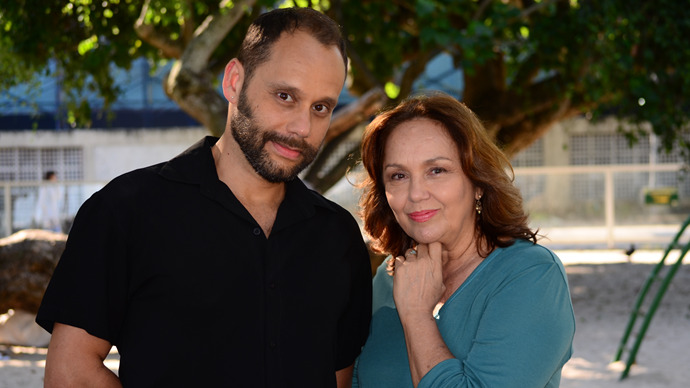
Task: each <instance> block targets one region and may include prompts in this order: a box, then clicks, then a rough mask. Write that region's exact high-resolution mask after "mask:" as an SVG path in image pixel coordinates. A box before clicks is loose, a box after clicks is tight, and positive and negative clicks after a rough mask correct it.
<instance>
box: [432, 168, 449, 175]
mask: <svg viewBox="0 0 690 388" xmlns="http://www.w3.org/2000/svg"><path fill="white" fill-rule="evenodd" d="M445 171H446V169H445V168H441V167H434V168H432V169H431V173H432V174H434V175H436V174H441V173H443V172H445Z"/></svg>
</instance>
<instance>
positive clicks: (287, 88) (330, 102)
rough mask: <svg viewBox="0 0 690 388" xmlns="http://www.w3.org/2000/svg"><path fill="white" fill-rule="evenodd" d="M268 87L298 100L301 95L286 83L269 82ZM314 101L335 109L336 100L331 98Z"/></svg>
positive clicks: (298, 90)
mask: <svg viewBox="0 0 690 388" xmlns="http://www.w3.org/2000/svg"><path fill="white" fill-rule="evenodd" d="M268 87H269V88H270V89H271V90H282V91H285V92H288V93H290V94H292V95H294V96H295V97H298V98H299V97H300V95H301V94H302V90H301V89H300V88H298V87H295V86H292V85H288V84H287V83H284V82H271V83H269V84H268ZM316 101H317V103H319V102H321V103H324V104H327V105H330V106H331V108H335V106H336V104H337V103H338V99H337V98H332V97H328V96H324V97H321V98H318V99H316Z"/></svg>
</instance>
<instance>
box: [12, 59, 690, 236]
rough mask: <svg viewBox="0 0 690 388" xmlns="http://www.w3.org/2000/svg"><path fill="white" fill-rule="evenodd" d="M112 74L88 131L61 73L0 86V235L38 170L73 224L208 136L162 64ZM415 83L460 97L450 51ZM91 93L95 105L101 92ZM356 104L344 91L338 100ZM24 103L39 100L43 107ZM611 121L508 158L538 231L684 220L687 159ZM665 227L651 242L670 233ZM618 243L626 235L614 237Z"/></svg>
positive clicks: (349, 200) (575, 123)
mask: <svg viewBox="0 0 690 388" xmlns="http://www.w3.org/2000/svg"><path fill="white" fill-rule="evenodd" d="M113 71H114V72H115V74H116V79H117V83H118V84H119V85H121V87H122V89H123V91H124V93H123V95H122V97H121V98H120V99H119V100H118V101H117V103H116V104H114V106H113V111H114V113H115V115H114V118H113V119H112V120H107V119H105V118H104V117H100V116H98V115H95V116H94V117H93V123H94V124H93V129H72V128H70V127H69V126H68V125H67V124H66V123H65V122H64V121H62V120H60V119H59V117H60V114H59V113H60V109H61V94H62V92H61V91H60V83H59V80H50V79H49V80H45V82H44V87H42V88H41V89H40V91H37V92H36V93H38V94H34V95H32V94H31V93H33V92H31V91H30V90H29V89H27V88H25V87H17V88H14V89H12V90H10V91H7V92H4V93H2V94H0V188H1V189H2V190H1V191H0V194H1V196H0V237H2V236H5V235H8V234H9V233H11V232H14V231H16V230H19V229H23V228H27V227H29V226H30V225H31V214H32V211H33V208H34V206H35V203H36V195H37V192H38V187H39V186H40V185H41V184H42V183H41V177H42V176H43V175H44V174H45V172H46V171H48V170H53V171H56V172H57V174H58V176H60V180H61V182H62V183H64V185H65V190H64V192H65V196H66V198H65V201H66V206H65V210H66V211H65V213H66V215H67V216H66V217H67V219H66V220H65V222H66V223H67V224H69V221H70V217H73V216H74V214H75V213H76V210H77V209H78V208H79V206H80V205H81V203H83V201H84V200H85V199H86V198H88V197H89V196H90V195H91V194H92V193H93V192H94V191H95V190H98V189H99V188H100V187H102V185H103V184H105V183H106V182H108V181H109V180H111V179H112V178H114V177H116V176H117V175H120V174H122V173H124V172H126V171H129V170H132V169H135V168H139V167H144V166H147V165H151V164H154V163H158V162H160V161H164V160H167V159H169V158H171V157H173V156H174V155H176V154H178V153H179V152H181V151H183V150H184V149H186V148H187V147H188V146H189V145H191V144H192V143H194V142H195V141H197V140H198V139H200V138H201V137H202V136H204V135H206V134H207V131H206V130H205V129H204V128H203V127H200V126H199V125H198V124H197V123H196V122H195V121H194V120H193V119H191V118H190V117H189V116H187V115H186V114H185V113H184V112H182V111H181V110H180V109H179V108H178V107H177V105H176V104H175V103H173V102H172V101H170V100H169V99H168V98H167V96H165V95H164V93H163V91H162V87H161V82H162V74H163V73H164V71H166V69H160V70H159V71H158V73H156V74H150V67H149V66H148V64H147V63H146V61H144V60H139V61H137V62H136V63H135V65H134V66H133V67H132V69H131V71H129V72H124V71H118V70H113ZM415 89H416V90H424V89H436V90H443V91H445V92H447V93H449V94H451V95H453V96H455V97H460V96H461V94H462V90H463V77H462V73H461V72H460V71H458V70H456V69H454V68H453V66H452V60H451V58H450V57H449V56H447V55H443V54H442V55H439V56H438V57H437V58H435V59H434V60H433V61H432V62H430V63H429V65H428V66H427V69H426V71H425V73H423V74H422V75H421V76H420V77H419V79H418V80H417V81H416V82H415ZM93 100H94V107H95V108H96V110H97V108H99V104H98V99H97V98H95V97H94V99H93ZM351 100H352V97H351V96H349V95H347V93H346V92H344V93H343V95H342V96H341V101H340V104H341V105H344V104H346V103H347V102H349V101H351ZM29 101H36V102H37V105H36V106H37V107H38V111H36V108H33V107H31V105H30V104H29ZM617 127H618V123H617V122H615V121H613V120H608V121H604V122H601V123H597V124H592V123H590V122H589V121H588V120H587V119H586V118H584V117H578V118H575V119H572V120H568V121H566V122H562V123H559V124H557V125H556V126H555V127H554V128H553V129H552V130H551V131H549V132H548V133H547V134H546V135H545V136H544V137H542V138H541V139H539V140H538V141H537V142H535V143H534V144H533V145H532V146H531V147H529V148H528V149H526V150H524V151H523V152H521V153H520V154H519V155H517V156H516V157H515V158H514V159H513V161H512V162H513V164H514V167H515V171H516V183H517V185H518V186H519V187H520V189H521V191H522V193H523V197H524V199H525V204H526V207H527V210H528V211H529V212H530V215H531V219H532V224H533V226H534V227H539V228H540V229H542V230H549V229H550V228H555V227H582V228H588V229H589V230H590V231H591V230H592V229H591V228H592V227H604V228H605V229H604V232H602V233H604V235H602V236H600V237H601V238H600V239H601V240H602V241H604V242H605V243H606V244H607V245H611V238H612V234H613V233H614V231H613V229H612V228H613V226H616V227H618V226H626V225H643V226H645V227H646V226H649V225H667V226H669V227H670V228H671V229H673V228H674V227H675V226H677V225H679V224H681V223H682V222H683V221H684V219H685V217H687V215H688V213H689V209H690V206H688V205H689V204H688V198H689V194H690V179H685V176H684V175H683V173H682V171H681V168H680V166H681V164H682V163H683V159H682V157H681V156H680V155H679V154H677V153H672V154H666V153H664V152H659V151H658V150H657V148H658V147H657V145H656V143H655V139H654V137H642V138H640V139H639V142H638V143H636V144H635V145H633V146H632V147H631V146H630V145H629V144H628V141H627V139H626V138H625V136H624V135H622V134H620V133H619V132H618V131H617ZM356 136H358V134H357V133H354V134H353V139H352V140H353V141H357V140H358V139H357V138H356ZM326 195H327V196H330V197H331V198H332V199H334V200H336V201H338V202H340V203H342V204H343V205H344V206H345V207H347V208H349V209H350V210H351V211H353V212H356V202H357V199H358V193H357V192H356V191H355V190H354V189H353V188H352V187H351V185H350V184H349V183H348V182H347V180H343V181H342V182H341V183H340V184H338V185H337V186H336V187H334V188H333V189H332V190H331V191H330V192H329V193H326ZM612 225H613V226H612ZM66 226H67V227H68V226H69V225H66ZM65 230H68V229H65ZM667 235H668V232H664V234H663V235H662V236H660V238H659V239H656V240H654V241H657V242H658V241H665V240H666V239H667ZM589 236H590V235H588V236H587V237H585V239H587V238H590V237H589ZM614 237H615V236H614ZM650 241H651V240H650ZM613 243H614V244H628V243H629V242H628V241H627V240H625V241H623V242H621V239H619V238H616V239H615V241H614V242H613Z"/></svg>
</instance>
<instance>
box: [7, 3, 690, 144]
mask: <svg viewBox="0 0 690 388" xmlns="http://www.w3.org/2000/svg"><path fill="white" fill-rule="evenodd" d="M684 3H685V2H679V1H676V0H659V1H655V2H650V1H645V0H607V1H597V0H540V1H537V0H500V1H498V0H494V1H492V0H453V1H451V0H391V1H380V0H361V1H344V0H330V1H318V0H311V1H309V0H295V1H282V2H276V1H275V0H274V1H271V0H259V1H257V0H240V1H229V0H223V1H218V0H216V1H212V0H202V1H181V0H144V1H134V0H102V1H101V2H94V1H92V0H69V1H67V2H66V1H65V0H60V1H58V0H17V1H12V2H3V4H2V5H0V28H1V29H2V34H1V35H0V88H2V89H5V88H7V87H9V86H11V85H13V84H16V83H23V82H26V81H28V80H32V79H34V78H32V76H33V75H34V74H37V73H46V72H47V73H50V72H52V71H55V72H56V74H54V75H57V76H59V77H60V79H61V80H62V81H61V82H62V83H63V87H64V90H66V91H67V92H68V95H67V101H69V103H70V105H69V109H68V110H69V111H71V112H72V116H71V117H72V118H73V119H72V121H73V124H74V125H77V124H79V125H84V124H88V118H89V117H91V116H90V107H89V105H88V104H86V102H87V101H88V97H89V93H97V94H98V95H100V96H102V97H103V99H104V101H105V104H106V105H108V104H110V103H112V102H113V101H115V99H116V98H117V95H118V88H117V85H115V84H114V83H113V79H112V77H111V74H112V72H111V66H117V67H120V68H125V69H126V68H128V67H129V66H130V64H131V63H132V61H133V60H134V59H136V58H139V57H145V58H148V59H149V60H150V61H151V63H152V64H157V63H161V62H162V61H174V62H175V64H176V66H178V67H177V68H176V69H177V70H176V71H174V72H173V74H172V75H171V76H170V77H171V78H170V79H166V83H165V86H164V88H165V90H166V93H168V95H169V96H170V97H171V98H172V99H173V100H174V101H175V102H176V103H178V104H179V105H180V106H181V108H182V109H184V110H185V111H187V112H188V113H190V114H192V115H194V117H195V118H197V119H198V120H199V121H200V122H201V123H202V124H203V125H206V126H207V127H208V128H209V130H211V132H213V133H218V132H219V131H221V132H222V127H223V125H224V122H225V117H224V115H225V114H226V113H227V112H226V111H225V110H224V109H226V105H227V104H226V103H225V102H224V101H223V100H222V97H220V96H218V95H217V92H215V90H213V88H212V87H205V86H204V85H207V84H210V83H212V82H214V80H216V79H217V76H218V74H220V72H221V71H222V68H223V66H224V65H225V63H226V62H227V61H228V59H230V58H231V57H232V56H233V55H234V53H235V51H236V49H237V46H238V44H239V42H240V41H241V38H242V35H243V34H244V31H245V30H246V27H247V25H248V23H249V22H250V21H251V20H252V19H253V18H254V17H255V16H256V15H258V14H259V13H260V12H262V11H264V10H266V9H269V8H272V7H276V6H288V5H293V4H297V5H299V6H312V7H314V8H317V9H319V10H322V11H324V12H326V13H327V14H328V15H330V16H331V17H332V18H334V19H335V20H337V21H338V22H339V23H340V24H341V25H342V26H343V30H344V32H345V34H346V36H347V38H348V43H349V47H348V51H349V55H350V59H351V63H352V66H351V80H350V83H349V84H348V85H350V86H349V89H350V92H351V94H353V95H355V96H361V95H363V94H364V93H365V92H367V91H372V90H375V89H376V88H380V89H381V90H385V92H386V94H387V95H388V96H389V97H390V98H391V99H392V100H391V101H389V103H394V102H395V101H397V100H400V99H402V98H405V97H407V96H408V95H409V94H410V93H411V92H412V91H413V85H414V81H415V79H417V78H418V76H419V75H420V74H421V73H422V72H423V71H424V69H425V67H426V65H427V63H428V62H429V61H430V60H431V59H433V58H434V57H435V56H436V55H438V54H439V53H442V52H445V53H448V54H449V55H451V56H452V58H453V62H454V65H455V66H456V67H457V68H458V69H462V73H463V77H464V85H463V86H464V89H463V96H462V100H463V101H464V102H465V103H466V104H467V105H468V106H470V108H472V109H473V110H474V111H475V112H477V114H478V115H479V116H480V118H481V119H482V120H483V121H484V122H485V123H486V124H487V130H488V131H489V133H490V134H491V136H493V137H494V138H495V140H496V142H497V143H498V144H499V145H501V146H502V147H503V148H504V150H505V151H506V153H507V154H509V155H512V154H514V153H516V152H518V151H519V150H521V149H523V148H525V147H527V146H529V144H531V143H532V142H533V141H534V140H536V139H537V138H539V137H540V136H541V135H543V134H544V133H545V132H546V131H548V129H549V128H550V127H551V125H552V124H553V123H555V122H557V121H560V120H563V119H565V118H568V117H572V116H574V115H579V114H586V115H587V117H592V118H599V117H603V116H605V115H615V116H617V117H619V118H621V119H624V120H626V121H627V122H630V123H633V124H638V126H633V127H630V126H626V127H625V128H626V129H625V130H626V131H627V133H628V134H629V136H630V139H631V140H632V141H634V139H635V137H636V135H638V134H640V133H644V131H645V130H646V128H648V127H646V126H644V125H642V124H645V123H648V124H651V128H652V129H653V131H654V132H655V133H657V134H658V135H659V136H660V138H661V140H662V144H663V146H664V147H665V148H666V149H671V148H672V147H674V146H680V147H681V148H682V149H686V150H687V149H688V147H690V144H688V143H686V141H685V140H684V136H686V132H687V122H688V97H687V96H688V94H687V92H685V93H684V91H687V90H690V85H689V84H690V77H687V74H690V46H689V45H687V43H685V39H684V37H686V36H690V7H687V4H684ZM233 12H238V13H237V15H238V16H237V17H236V18H234V19H230V18H229V17H228V15H229V14H231V13H233ZM223 18H225V19H223ZM214 20H216V21H221V20H222V24H223V26H224V28H225V29H223V30H222V31H221V32H218V29H217V28H216V30H215V34H216V35H218V34H221V36H220V37H218V36H216V37H215V38H214V37H213V33H214V30H213V28H212V27H213V22H214ZM217 24H218V23H217ZM216 27H218V26H216ZM202 38H204V39H205V40H204V41H203V42H206V43H203V44H201V42H202ZM214 39H215V40H214ZM209 42H210V43H209ZM204 45H207V46H209V47H211V51H210V52H205V51H204V49H203V47H204ZM200 47H201V48H200ZM49 61H55V63H56V66H55V67H48V66H47V64H48V63H49ZM51 69H55V70H51ZM382 95H383V96H384V98H385V94H383V92H382ZM194 96H197V98H196V99H194V98H193V97H194ZM376 101H380V99H379V100H377V99H372V100H371V102H367V104H365V105H370V106H374V105H373V104H375V103H376ZM224 105H225V107H224ZM362 112H367V111H366V110H363V111H360V112H359V115H360V116H357V117H362V119H366V115H363V114H362ZM348 126H351V125H348ZM332 130H333V128H332ZM341 133H342V130H341V129H338V130H337V133H335V134H333V136H331V138H333V139H336V138H338V139H342V138H343V137H344V136H338V135H339V134H341Z"/></svg>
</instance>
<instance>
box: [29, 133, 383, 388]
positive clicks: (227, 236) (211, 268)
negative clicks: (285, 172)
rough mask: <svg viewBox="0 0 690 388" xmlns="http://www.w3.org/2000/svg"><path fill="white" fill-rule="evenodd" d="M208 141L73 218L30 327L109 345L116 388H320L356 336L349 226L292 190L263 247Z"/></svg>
mask: <svg viewBox="0 0 690 388" xmlns="http://www.w3.org/2000/svg"><path fill="white" fill-rule="evenodd" d="M216 140H217V139H215V138H210V137H209V138H206V139H205V140H204V141H201V142H199V143H197V144H196V145H195V146H193V147H191V148H190V149H188V150H187V151H185V152H184V153H183V154H181V155H179V156H178V157H176V158H174V159H172V160H171V161H169V162H166V163H162V164H159V165H156V166H152V167H149V168H145V169H141V170H136V171H133V172H130V173H127V174H125V175H123V176H120V177H118V178H116V179H114V180H113V181H112V182H111V183H109V184H108V185H107V186H106V187H105V188H103V189H102V190H101V191H99V192H98V193H96V194H94V195H93V196H92V197H91V198H90V199H89V200H88V201H87V202H86V203H84V205H83V206H82V208H81V209H80V210H79V212H78V214H77V217H76V219H75V222H74V225H73V227H72V231H71V232H70V236H69V239H68V242H67V246H66V249H65V252H64V254H63V256H62V258H61V260H60V263H59V264H58V267H57V268H56V270H55V273H54V276H53V279H52V280H51V283H50V285H49V287H48V289H47V291H46V294H45V297H44V300H43V303H42V305H41V309H40V311H39V313H38V317H37V322H38V323H39V324H41V325H42V326H43V327H45V328H46V329H48V330H51V329H52V325H53V323H54V322H61V323H65V324H68V325H72V326H76V327H81V328H83V329H85V330H86V331H88V332H89V333H91V334H92V335H95V336H97V337H100V338H103V339H106V340H108V341H110V342H111V343H113V344H114V345H115V346H117V348H118V351H119V353H120V357H121V361H120V371H119V375H120V379H121V380H122V382H123V384H124V385H125V387H127V386H165V387H170V386H225V387H328V386H335V374H334V372H335V371H336V370H338V369H341V368H344V367H346V366H349V365H350V364H352V363H353V361H354V359H355V357H356V356H357V355H358V354H359V351H360V349H361V346H362V345H363V343H364V341H365V338H366V336H367V334H368V327H369V320H370V316H371V273H370V265H369V260H368V254H367V251H366V247H365V245H364V243H363V240H362V236H361V233H360V231H359V228H358V226H357V224H356V222H355V220H354V219H353V217H352V216H351V215H350V214H349V213H348V212H347V211H345V210H344V209H342V208H341V207H340V206H338V205H336V204H334V203H332V202H330V201H328V200H327V199H325V198H323V197H322V196H320V195H318V194H316V193H315V192H313V191H311V190H309V189H307V188H306V187H305V186H304V184H303V183H302V182H301V181H300V180H299V179H295V180H294V181H291V182H289V183H287V187H286V196H285V199H284V201H283V203H282V204H281V206H280V208H279V210H278V214H277V217H276V220H275V223H274V225H273V229H272V231H271V234H270V236H269V237H268V238H266V236H265V235H264V233H263V231H262V230H261V228H260V227H259V225H258V224H257V223H256V221H254V219H253V218H252V217H251V215H250V214H249V212H248V211H247V210H246V209H245V208H244V207H243V206H242V205H241V203H240V202H239V201H238V200H237V199H236V198H235V196H234V195H233V194H232V192H231V191H230V190H229V189H228V187H227V186H226V185H225V184H224V183H222V182H221V181H220V180H219V179H218V176H217V174H216V170H215V164H214V161H213V157H212V155H211V151H210V147H211V146H212V145H213V144H214V143H215V141H216Z"/></svg>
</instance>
